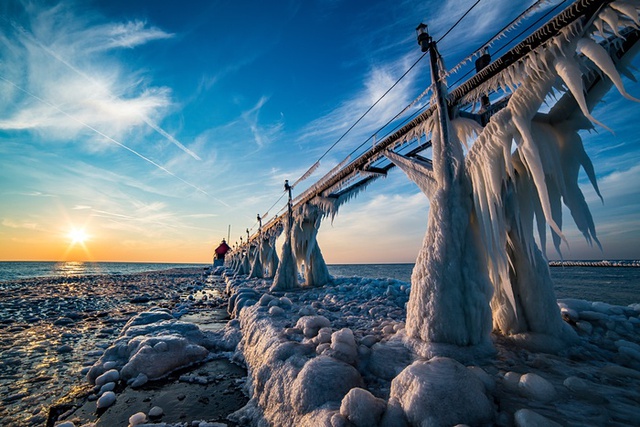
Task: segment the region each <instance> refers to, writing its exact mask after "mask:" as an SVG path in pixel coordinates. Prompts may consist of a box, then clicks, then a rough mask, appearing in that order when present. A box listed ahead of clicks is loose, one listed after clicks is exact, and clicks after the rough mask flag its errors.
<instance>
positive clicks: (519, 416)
mask: <svg viewBox="0 0 640 427" xmlns="http://www.w3.org/2000/svg"><path fill="white" fill-rule="evenodd" d="M514 419H515V423H516V426H517V427H560V424H558V423H556V422H554V421H551V420H550V419H548V418H546V417H544V416H542V415H540V414H538V413H537V412H534V411H532V410H531V409H520V410H518V411H517V412H516V413H515V417H514Z"/></svg>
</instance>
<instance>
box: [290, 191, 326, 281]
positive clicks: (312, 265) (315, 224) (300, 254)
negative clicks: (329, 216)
mask: <svg viewBox="0 0 640 427" xmlns="http://www.w3.org/2000/svg"><path fill="white" fill-rule="evenodd" d="M321 220H322V212H321V211H320V210H319V209H318V207H317V206H316V205H313V204H309V203H306V204H304V205H303V206H302V207H301V208H300V210H299V212H298V213H297V215H296V216H295V222H294V226H293V241H294V242H295V246H294V253H295V256H296V260H297V262H298V265H301V264H303V263H304V279H305V286H321V285H325V284H327V283H329V281H330V279H331V278H330V276H329V270H328V269H327V265H326V264H325V262H324V258H323V257H322V252H321V251H320V246H318V241H317V239H316V236H317V235H318V229H319V228H320V221H321Z"/></svg>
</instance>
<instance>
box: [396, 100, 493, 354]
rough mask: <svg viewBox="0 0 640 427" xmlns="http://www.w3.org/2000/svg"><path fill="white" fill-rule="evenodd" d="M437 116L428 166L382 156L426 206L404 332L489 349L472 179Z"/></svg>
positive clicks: (488, 286) (488, 294) (485, 288)
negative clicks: (419, 193) (421, 195)
mask: <svg viewBox="0 0 640 427" xmlns="http://www.w3.org/2000/svg"><path fill="white" fill-rule="evenodd" d="M441 89H442V88H439V89H438V90H435V91H434V93H440V92H441ZM439 114H440V113H439V112H438V113H436V117H435V118H434V119H433V120H432V121H431V140H432V144H433V165H432V166H431V165H430V164H424V163H423V162H420V161H419V160H414V159H410V158H406V157H402V156H399V155H397V154H394V153H392V152H389V153H388V154H387V156H388V157H389V159H390V160H391V161H392V162H394V163H395V164H396V166H398V167H400V169H402V170H403V171H404V172H405V173H406V174H407V176H408V177H409V178H410V179H411V180H413V181H414V182H416V183H417V184H418V186H419V187H420V188H421V189H422V191H423V192H424V193H425V194H427V195H428V196H429V202H430V207H429V219H428V224H427V232H426V234H425V237H424V242H423V246H422V249H421V250H420V253H419V254H418V258H417V260H416V264H415V267H414V270H413V274H412V277H411V283H412V292H411V297H410V299H409V304H408V306H407V333H408V334H409V335H410V336H411V337H414V338H416V339H418V340H421V341H425V342H430V343H441V344H452V345H456V346H462V347H464V346H478V347H479V348H481V347H490V338H489V336H490V333H491V311H490V309H489V301H490V299H491V292H492V291H491V284H490V283H489V280H488V278H487V275H486V271H485V268H484V267H483V262H482V259H481V251H480V244H479V234H478V230H477V227H476V226H475V224H474V221H472V204H471V201H470V200H469V199H468V194H469V193H470V192H471V181H470V180H469V178H468V177H467V175H466V174H465V171H464V169H463V166H464V157H463V152H462V147H461V145H460V142H459V141H452V140H451V139H452V138H455V135H454V134H453V132H452V131H451V129H450V125H449V120H448V117H447V113H446V112H445V113H444V116H443V117H440V116H439ZM435 121H438V122H439V124H438V125H434V122H435ZM441 124H442V126H443V127H444V128H441V126H440V125H441Z"/></svg>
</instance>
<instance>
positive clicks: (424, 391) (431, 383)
mask: <svg viewBox="0 0 640 427" xmlns="http://www.w3.org/2000/svg"><path fill="white" fill-rule="evenodd" d="M484 389H485V386H484V384H483V383H482V381H480V380H479V379H478V377H477V376H476V375H474V374H473V373H471V372H470V371H469V370H468V369H467V368H466V367H465V366H464V365H462V364H461V363H459V362H456V361H455V360H453V359H449V358H445V357H434V358H433V359H431V360H428V361H422V360H420V361H416V362H414V363H412V364H411V365H409V366H408V367H407V368H406V369H405V370H403V371H402V372H401V373H400V375H398V376H397V377H396V378H394V380H393V381H392V382H391V395H390V397H391V398H393V399H396V400H397V401H398V402H399V403H400V406H401V407H402V409H403V410H404V412H405V414H406V417H407V419H408V421H409V424H411V425H416V426H418V425H456V424H469V425H478V424H484V423H488V422H490V421H491V420H492V418H493V407H492V404H491V402H490V401H489V399H488V398H487V396H486V394H485V390H484Z"/></svg>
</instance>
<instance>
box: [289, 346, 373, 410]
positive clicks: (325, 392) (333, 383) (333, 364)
mask: <svg viewBox="0 0 640 427" xmlns="http://www.w3.org/2000/svg"><path fill="white" fill-rule="evenodd" d="M363 386H364V382H363V381H362V377H361V376H360V373H359V372H358V371H357V370H356V369H355V368H354V367H353V366H351V365H348V364H346V363H344V362H342V361H340V360H337V359H334V358H332V357H328V356H318V357H315V358H313V359H311V360H310V361H308V362H307V363H306V364H305V365H304V367H303V368H302V370H301V371H300V373H299V374H298V376H297V377H296V379H295V381H293V384H292V387H291V404H292V406H293V408H294V409H295V410H296V411H297V412H298V413H300V414H305V413H308V412H311V411H313V410H315V409H317V408H319V407H320V406H322V405H324V404H326V403H327V402H338V403H339V402H341V401H342V399H343V397H344V396H345V395H346V394H347V393H348V392H349V390H351V389H352V388H355V387H363Z"/></svg>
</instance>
